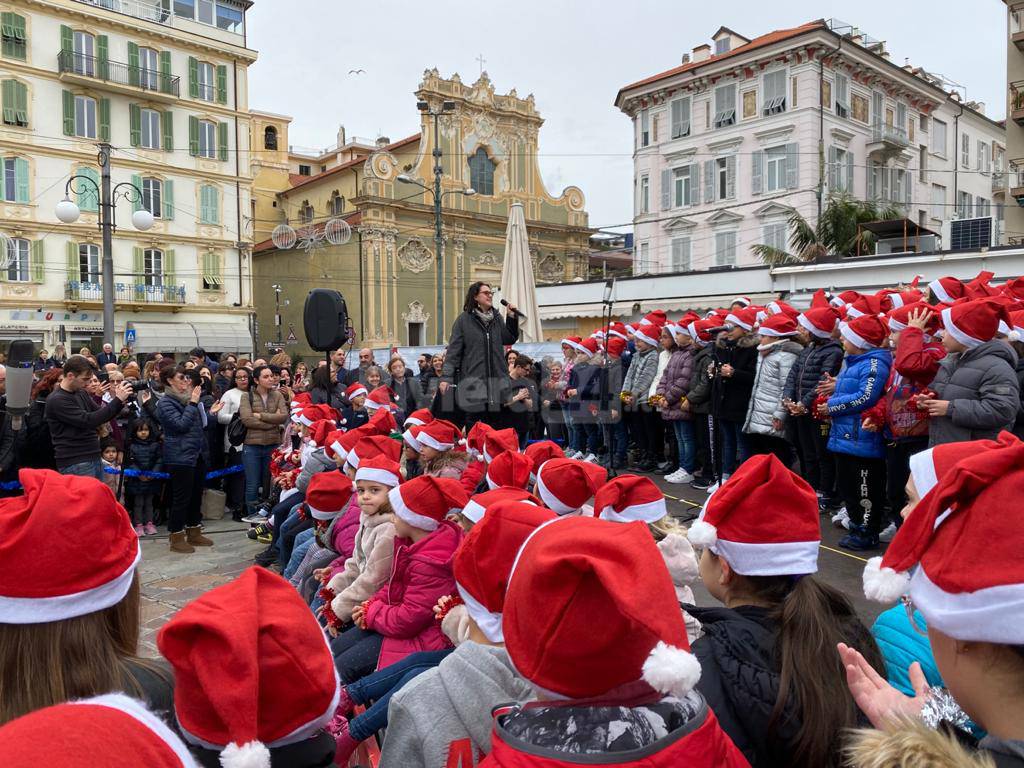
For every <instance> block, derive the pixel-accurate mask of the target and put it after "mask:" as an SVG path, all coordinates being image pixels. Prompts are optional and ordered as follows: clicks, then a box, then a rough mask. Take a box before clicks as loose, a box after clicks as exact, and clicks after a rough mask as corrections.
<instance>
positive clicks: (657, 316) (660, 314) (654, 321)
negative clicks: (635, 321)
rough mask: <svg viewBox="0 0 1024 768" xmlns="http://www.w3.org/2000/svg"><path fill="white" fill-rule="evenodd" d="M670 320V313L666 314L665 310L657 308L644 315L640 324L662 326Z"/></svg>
mask: <svg viewBox="0 0 1024 768" xmlns="http://www.w3.org/2000/svg"><path fill="white" fill-rule="evenodd" d="M667 322H668V315H666V314H665V310H663V309H656V310H654V311H653V312H648V313H647V314H646V315H644V319H643V320H641V321H640V325H657V326H659V327H660V326H662V325H665V323H667Z"/></svg>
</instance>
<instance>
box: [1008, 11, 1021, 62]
mask: <svg viewBox="0 0 1024 768" xmlns="http://www.w3.org/2000/svg"><path fill="white" fill-rule="evenodd" d="M1022 17H1024V9H1022V8H1019V7H1018V8H1011V9H1010V40H1011V42H1013V44H1014V45H1015V46H1017V50H1018V51H1022V52H1024V18H1022Z"/></svg>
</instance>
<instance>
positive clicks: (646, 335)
mask: <svg viewBox="0 0 1024 768" xmlns="http://www.w3.org/2000/svg"><path fill="white" fill-rule="evenodd" d="M634 335H635V336H636V340H637V341H642V342H644V343H646V344H650V345H651V346H652V347H656V346H658V345H659V344H660V343H661V342H660V338H661V326H660V325H656V324H654V323H645V324H643V325H641V326H640V327H638V328H637V329H636V333H635V334H634Z"/></svg>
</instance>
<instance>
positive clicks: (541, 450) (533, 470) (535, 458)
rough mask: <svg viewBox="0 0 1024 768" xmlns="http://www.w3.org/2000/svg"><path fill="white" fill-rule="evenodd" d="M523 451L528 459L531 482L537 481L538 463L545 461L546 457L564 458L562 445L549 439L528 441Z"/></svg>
mask: <svg viewBox="0 0 1024 768" xmlns="http://www.w3.org/2000/svg"><path fill="white" fill-rule="evenodd" d="M523 453H524V454H526V458H528V459H529V460H530V465H531V466H530V482H531V483H535V482H537V470H538V469H540V465H541V464H543V463H544V462H545V461H547V460H548V459H564V458H565V451H563V450H562V446H560V445H559V444H558V443H555V442H552V441H551V440H538V441H537V442H536V443H530V444H529V445H528V446H526V450H525V451H523Z"/></svg>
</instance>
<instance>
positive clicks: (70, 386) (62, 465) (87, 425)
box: [44, 355, 132, 480]
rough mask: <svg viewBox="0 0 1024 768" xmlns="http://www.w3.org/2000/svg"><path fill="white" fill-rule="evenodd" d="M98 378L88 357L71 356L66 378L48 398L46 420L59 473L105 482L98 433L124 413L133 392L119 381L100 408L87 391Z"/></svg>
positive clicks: (66, 364) (65, 366) (65, 372)
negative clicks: (123, 410) (123, 409)
mask: <svg viewBox="0 0 1024 768" xmlns="http://www.w3.org/2000/svg"><path fill="white" fill-rule="evenodd" d="M95 375H96V369H95V368H93V367H92V364H91V363H90V362H89V361H88V360H87V359H86V358H85V357H83V356H82V355H72V356H71V357H69V358H68V361H67V362H66V363H64V378H62V379H61V381H60V384H59V385H58V386H57V387H56V388H55V389H54V390H53V393H52V394H51V395H50V396H49V397H48V398H46V408H45V411H44V418H45V419H46V423H47V424H48V425H49V427H50V438H51V439H52V441H53V452H54V456H55V458H56V460H57V471H58V472H60V473H61V474H63V475H81V476H84V477H95V478H96V479H97V480H102V479H103V462H102V461H101V459H100V436H99V432H98V430H99V428H100V426H102V425H103V424H105V423H107V422H108V421H110V420H111V419H113V418H114V417H115V416H117V414H118V413H120V412H121V409H122V408H123V407H124V404H125V402H126V401H127V400H128V398H129V397H130V396H131V393H132V389H131V387H130V386H129V385H128V384H126V383H125V382H123V381H121V382H118V383H117V384H116V385H114V386H113V388H112V389H111V390H110V394H111V400H110V402H109V403H104V404H103V405H101V406H98V405H96V403H95V402H94V401H93V399H92V398H91V397H90V396H89V393H88V392H87V391H86V387H87V386H88V385H89V382H90V381H92V378H93V376H95Z"/></svg>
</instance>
